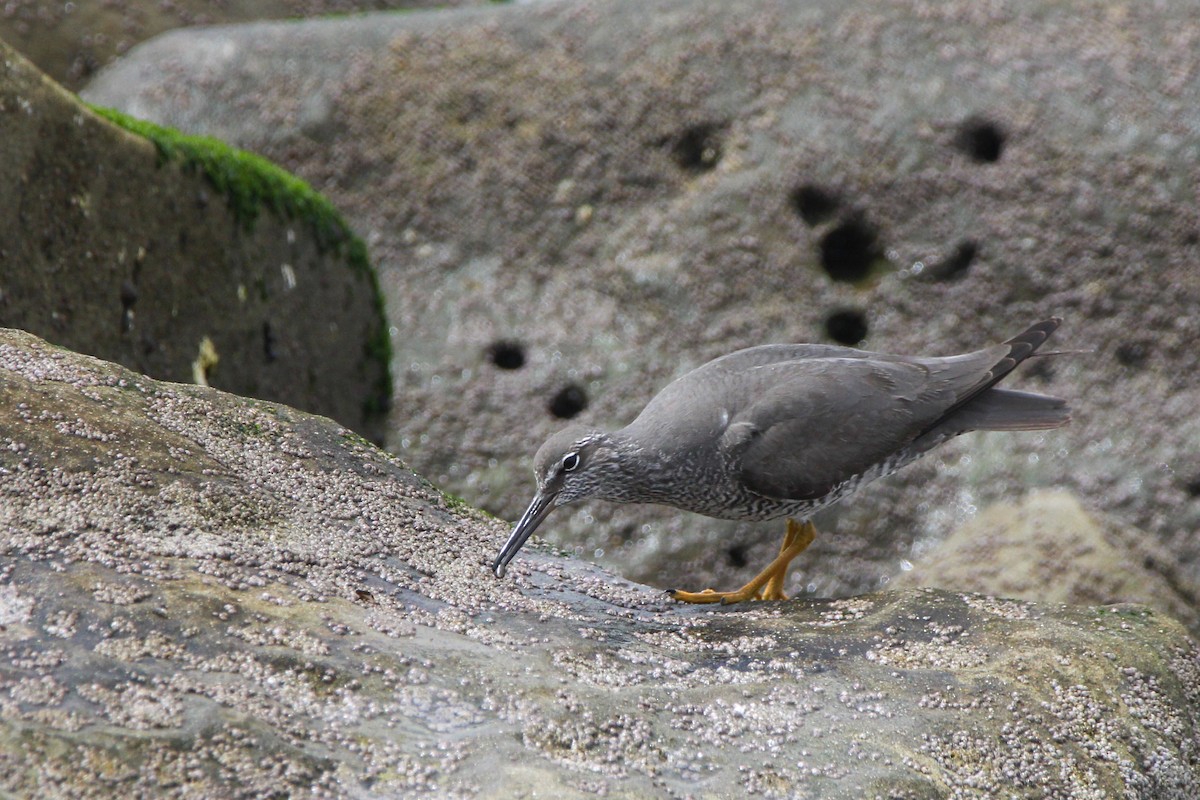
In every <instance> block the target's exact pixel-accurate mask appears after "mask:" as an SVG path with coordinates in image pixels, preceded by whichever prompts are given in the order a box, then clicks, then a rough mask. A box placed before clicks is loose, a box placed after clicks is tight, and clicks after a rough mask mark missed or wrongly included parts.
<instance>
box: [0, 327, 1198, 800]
mask: <svg viewBox="0 0 1200 800" xmlns="http://www.w3.org/2000/svg"><path fill="white" fill-rule="evenodd" d="M505 532H506V526H505V525H504V524H502V523H501V522H499V521H498V520H495V519H493V518H490V517H488V516H486V515H483V514H480V513H478V512H475V511H472V510H470V509H468V508H466V507H465V506H463V505H462V504H460V503H451V502H448V501H447V500H446V498H445V497H444V496H442V495H440V494H439V493H438V492H437V491H436V490H434V489H433V488H432V487H431V486H430V485H429V484H428V483H427V482H425V481H423V480H422V479H420V478H418V477H417V476H416V475H414V474H413V473H411V472H410V471H408V470H407V469H406V468H404V466H403V465H402V464H400V462H399V461H397V460H396V459H395V458H394V457H391V456H388V455H387V454H385V453H383V452H381V451H379V450H377V449H375V448H373V447H371V446H370V445H368V444H367V443H366V442H364V441H363V440H362V439H361V438H359V437H357V436H355V435H353V434H351V433H350V432H349V431H348V430H346V429H345V428H342V427H339V426H338V425H336V424H335V423H332V422H330V421H329V420H327V419H323V418H320V417H314V416H310V415H307V414H304V413H301V412H298V411H294V410H292V409H290V408H287V407H284V406H278V405H274V404H271V403H265V402H261V401H256V400H248V399H243V398H239V397H235V396H231V395H228V394H224V393H222V392H219V391H216V390H213V389H209V388H204V387H196V386H184V385H177V384H167V383H159V382H156V381H154V380H151V379H149V378H147V377H145V376H142V375H139V374H136V373H133V372H130V371H128V370H126V369H124V368H122V367H119V366H117V365H114V364H110V363H105V362H101V361H98V360H96V359H93V358H89V357H86V356H80V355H76V354H73V353H70V352H68V351H65V350H62V349H59V348H55V347H53V346H50V345H48V344H46V343H45V342H43V341H41V340H38V339H36V338H35V337H33V336H31V335H29V334H26V333H21V332H16V331H7V330H4V331H0V625H2V627H0V787H3V790H4V791H5V792H7V793H10V794H12V795H15V796H35V795H36V796H69V797H84V798H109V797H130V796H146V797H171V796H188V797H226V796H234V795H237V796H247V797H265V796H275V797H285V796H286V797H307V796H313V797H316V796H319V797H332V798H342V797H346V798H350V797H397V796H404V797H423V796H429V797H480V796H482V797H528V796H532V795H534V794H538V795H540V796H553V797H563V798H576V797H578V798H582V797H592V796H596V795H601V796H610V797H647V796H674V797H683V796H703V797H732V796H739V797H740V796H746V795H761V796H765V797H821V798H855V800H858V798H867V797H910V798H953V797H982V796H1000V795H1003V796H1005V797H1030V798H1034V797H1038V798H1040V797H1057V798H1090V797H1116V796H1121V797H1136V798H1147V799H1149V798H1156V799H1157V800H1164V799H1165V800H1170V799H1172V798H1180V799H1181V800H1182V799H1183V798H1188V799H1190V798H1194V797H1196V796H1197V794H1198V793H1200V748H1198V747H1197V742H1196V738H1195V731H1196V730H1197V726H1198V725H1200V648H1198V646H1197V643H1196V642H1195V641H1194V640H1192V639H1190V638H1189V636H1188V634H1187V633H1186V632H1185V631H1184V630H1183V628H1182V627H1181V626H1180V625H1179V624H1178V623H1177V622H1175V621H1174V620H1172V619H1170V618H1169V617H1167V616H1165V615H1163V614H1162V613H1160V612H1156V611H1153V610H1150V609H1147V608H1143V607H1138V606H1129V605H1124V606H1110V607H1099V608H1072V607H1065V606H1057V605H1038V604H1034V603H1029V602H1024V601H1020V600H999V599H995V598H990V597H985V596H981V595H973V594H965V593H951V592H944V591H934V590H927V589H917V590H908V591H904V592H888V593H880V594H872V595H867V596H863V597H856V598H849V599H843V600H833V601H829V600H821V601H807V600H806V601H791V602H786V603H773V604H765V603H764V604H747V605H745V606H742V607H731V608H727V609H726V608H715V609H714V608H701V607H695V606H682V605H678V604H675V603H672V602H670V601H668V600H666V599H665V598H664V596H663V595H662V594H661V593H660V592H657V591H655V590H652V589H649V588H648V587H644V586H637V585H633V584H630V583H628V582H625V581H623V580H621V579H619V578H615V577H613V576H612V575H610V574H608V573H605V572H603V571H601V570H600V569H598V568H596V567H594V566H591V565H588V564H586V563H585V562H582V561H579V560H576V559H572V558H563V557H561V556H557V555H553V554H551V553H549V552H547V551H546V550H544V549H542V548H539V547H533V548H529V549H527V550H526V551H525V553H523V554H522V556H521V557H520V558H519V559H518V560H517V561H516V562H515V563H514V565H513V569H512V571H511V573H510V575H511V576H512V577H511V579H508V580H503V581H497V580H495V579H493V578H492V577H491V576H490V575H489V574H488V573H487V563H488V561H489V559H490V557H491V555H492V553H493V550H494V548H495V546H496V545H497V544H498V543H499V542H500V540H501V539H502V537H503V536H504V534H505Z"/></svg>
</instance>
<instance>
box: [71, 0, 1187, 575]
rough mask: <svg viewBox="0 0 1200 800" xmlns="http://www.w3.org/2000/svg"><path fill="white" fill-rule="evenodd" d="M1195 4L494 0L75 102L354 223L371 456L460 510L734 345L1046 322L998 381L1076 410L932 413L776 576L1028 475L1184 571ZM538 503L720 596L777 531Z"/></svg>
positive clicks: (968, 333) (890, 535)
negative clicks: (368, 272)
mask: <svg viewBox="0 0 1200 800" xmlns="http://www.w3.org/2000/svg"><path fill="white" fill-rule="evenodd" d="M1193 17H1194V9H1193V8H1192V7H1191V6H1189V5H1188V4H1186V3H1158V4H1149V3H1140V4H1134V5H1128V4H1126V5H1121V6H1117V5H1114V4H1111V3H1108V4H1105V3H1101V4H1096V3H1089V2H1082V1H1081V0H1069V2H1044V0H1021V1H1020V2H1017V3H1005V4H1001V5H993V6H988V7H986V8H981V7H980V5H979V3H977V2H972V0H949V2H942V3H938V4H936V6H931V5H930V4H928V3H926V2H922V1H921V0H902V1H901V2H891V3H883V4H881V3H876V2H870V0H852V2H844V0H813V1H812V2H805V3H779V2H773V1H771V0H738V1H737V2H726V1H725V0H721V1H719V2H718V1H716V0H708V1H707V2H695V0H649V1H642V0H638V1H636V2H635V1H633V0H625V1H621V0H615V1H612V0H605V2H586V1H584V2H572V3H545V4H535V5H530V6H512V5H509V6H503V7H495V8H491V9H487V10H476V9H473V10H469V11H467V10H456V11H448V12H436V13H426V12H421V13H414V14H411V15H405V16H390V15H381V16H371V17H365V18H359V19H350V20H333V21H319V22H318V21H312V22H306V23H301V24H298V25H256V26H254V27H253V28H245V29H239V28H236V27H231V28H225V29H221V30H207V31H188V32H186V34H184V33H180V34H170V35H167V36H163V37H160V38H157V39H155V40H153V41H151V42H147V43H145V44H143V45H141V46H139V47H138V48H137V49H135V50H133V51H131V52H130V53H129V54H128V55H127V56H126V57H125V58H123V59H122V60H121V61H120V62H118V63H117V64H114V65H113V67H112V68H110V69H109V70H106V71H105V72H103V73H101V74H100V75H98V76H97V78H96V80H95V81H94V82H93V83H92V84H91V85H90V86H89V88H88V90H87V91H86V92H85V96H87V97H89V98H91V99H93V100H95V101H98V102H102V103H106V104H112V105H115V106H117V107H120V108H122V109H125V110H127V111H129V112H131V113H133V114H136V115H139V116H146V117H148V118H150V119H154V120H157V121H160V122H165V123H167V124H170V125H174V126H178V127H180V128H182V129H185V130H189V131H196V132H203V133H209V134H212V135H216V136H219V137H222V138H225V139H228V140H229V141H232V142H235V143H237V144H238V145H240V146H243V147H249V148H251V149H254V150H256V151H259V152H263V153H266V154H268V155H270V156H271V157H273V158H276V159H278V160H279V161H280V162H281V163H283V164H285V165H286V166H287V167H288V168H289V169H293V170H295V171H296V172H297V173H298V174H300V175H303V176H304V177H305V178H306V179H307V180H310V181H312V182H313V183H314V184H315V185H316V186H317V187H318V188H320V189H321V190H322V191H324V192H327V193H328V194H329V195H330V196H331V197H333V198H334V199H335V201H336V202H337V204H338V206H339V208H342V209H344V210H345V212H346V213H347V215H348V216H349V217H350V219H352V220H354V224H355V225H356V226H358V228H359V229H360V230H362V231H364V232H368V233H369V240H370V242H371V248H372V250H371V252H372V255H373V257H374V259H375V262H376V263H377V264H378V265H379V267H380V270H381V283H382V285H383V288H384V292H385V293H386V294H387V296H388V301H387V302H388V317H389V320H390V321H391V323H392V324H393V325H394V326H395V329H396V331H397V335H396V338H395V339H394V344H395V345H396V349H397V362H396V367H397V368H396V388H397V393H396V394H397V397H398V398H399V399H398V401H397V403H396V406H395V408H394V411H393V415H392V425H393V435H392V439H391V445H392V447H393V448H394V449H395V451H396V452H397V453H399V454H400V455H401V456H402V457H403V458H404V459H405V461H406V462H407V463H409V464H411V465H412V466H413V467H414V468H415V469H417V470H418V471H420V472H421V473H422V474H425V475H427V476H429V477H430V479H431V480H434V481H435V482H436V483H438V484H439V485H440V486H443V487H444V488H446V489H448V490H450V491H453V492H455V493H457V494H460V495H462V496H463V497H465V498H467V499H468V500H469V501H470V502H472V503H473V504H476V505H480V506H482V507H484V508H486V509H487V510H489V511H490V512H492V513H495V514H497V515H500V516H502V517H505V518H508V519H513V518H514V517H515V515H517V514H519V513H520V511H521V510H522V508H523V506H524V504H525V503H526V502H527V501H528V498H529V494H530V492H531V478H530V474H529V461H530V459H531V457H532V455H533V453H534V452H535V450H536V448H537V447H538V445H539V444H540V443H541V442H542V441H543V440H544V439H545V437H546V436H548V435H549V434H550V433H551V432H552V431H554V430H556V429H558V428H559V427H561V426H563V425H564V424H566V422H567V418H570V421H571V422H584V423H595V424H599V425H603V426H608V425H620V424H624V423H625V422H627V421H629V420H630V419H631V418H632V417H633V415H634V414H635V413H636V411H637V410H638V409H639V408H640V407H641V405H642V404H643V403H644V402H645V401H646V400H648V399H649V398H650V397H651V396H652V395H653V394H654V392H655V391H656V390H657V389H658V388H660V387H661V386H663V385H664V384H665V383H666V382H667V381H668V380H670V379H671V378H672V377H674V376H675V375H678V374H681V373H682V372H684V371H686V370H688V369H690V368H692V367H694V366H696V365H698V364H700V363H702V362H703V361H705V360H707V359H709V358H712V357H714V356H716V355H719V354H721V353H724V352H728V351H730V350H733V349H736V348H738V347H743V346H746V345H752V344H760V343H763V342H771V341H795V340H804V341H814V340H816V341H831V340H835V337H836V338H840V339H841V340H843V341H850V342H853V341H857V340H859V339H862V342H861V343H862V345H863V346H865V347H868V348H871V349H878V350H890V351H895V352H906V353H936V354H946V353H953V352H958V351H961V350H963V349H966V348H970V347H976V346H980V345H983V344H985V343H990V342H994V341H997V340H999V339H1002V338H1005V337H1008V336H1011V335H1013V334H1015V333H1016V332H1018V331H1020V330H1021V329H1022V328H1023V327H1024V326H1025V325H1026V324H1027V323H1029V322H1032V321H1033V320H1035V319H1040V318H1043V317H1045V316H1049V315H1050V314H1059V315H1062V316H1064V317H1065V318H1066V322H1065V324H1064V326H1063V328H1062V330H1061V331H1060V332H1059V333H1058V334H1056V336H1055V338H1054V340H1053V344H1052V347H1054V348H1059V349H1062V350H1068V351H1077V352H1074V353H1073V354H1072V355H1068V356H1061V357H1056V358H1048V359H1042V360H1039V361H1038V362H1036V363H1035V364H1031V365H1029V366H1028V367H1026V368H1024V369H1023V370H1022V372H1021V374H1020V375H1019V376H1018V377H1016V378H1015V379H1014V380H1013V381H1012V385H1013V386H1014V387H1025V388H1028V389H1031V390H1035V391H1044V392H1050V393H1053V394H1057V395H1061V396H1064V397H1066V398H1068V399H1069V400H1070V401H1071V403H1072V405H1073V407H1074V411H1075V422H1074V423H1073V424H1072V425H1071V426H1070V427H1069V428H1067V429H1065V430H1063V431H1058V432H1053V433H1050V434H1041V433H1031V434H998V435H982V434H973V435H970V436H967V437H964V438H962V439H960V440H958V441H957V442H955V443H953V444H951V445H948V446H947V447H945V448H943V449H941V450H940V451H939V452H938V453H937V454H935V455H933V456H931V457H929V458H927V459H926V460H924V461H922V462H919V463H918V464H914V465H913V466H911V467H908V468H907V469H906V470H904V471H903V472H901V473H900V474H898V475H897V476H895V477H894V478H893V479H890V480H889V481H888V482H885V483H881V484H878V485H876V486H873V487H871V488H870V489H868V490H866V491H865V492H863V493H860V494H859V495H857V496H856V497H854V498H853V499H852V500H851V501H849V502H847V503H843V504H842V505H841V506H840V507H838V508H835V509H833V510H831V511H829V512H828V513H827V514H825V515H823V516H822V517H821V518H820V519H818V521H817V523H818V528H819V529H820V531H821V535H820V536H819V537H818V539H817V543H816V544H815V545H814V548H813V553H812V557H811V559H807V560H806V562H804V563H802V564H801V565H800V569H798V570H796V572H795V574H794V576H793V577H794V580H793V585H792V587H791V588H792V590H793V591H801V592H805V593H809V594H816V595H824V594H846V593H859V592H863V591H866V590H868V589H871V588H877V587H879V586H880V584H881V581H883V580H886V579H887V578H889V577H891V576H894V575H896V574H897V573H898V572H899V571H900V565H901V563H902V562H903V561H905V560H912V555H913V552H914V549H921V548H924V547H927V546H928V545H930V544H931V543H933V542H936V541H938V540H941V539H943V538H944V537H945V536H946V535H947V534H948V532H949V531H951V530H953V529H954V528H955V527H956V526H957V525H958V524H959V523H960V522H962V521H965V520H966V519H967V518H968V517H969V516H970V513H971V512H970V509H972V508H978V507H982V506H985V505H988V504H990V503H992V502H996V501H1000V500H1003V499H1005V498H1006V497H1009V496H1011V495H1012V494H1014V493H1015V494H1022V493H1024V492H1026V491H1028V490H1029V489H1033V488H1038V487H1046V486H1057V487H1062V488H1064V489H1067V490H1069V491H1071V492H1073V493H1074V494H1075V495H1076V496H1078V497H1079V498H1080V499H1081V500H1082V501H1084V502H1085V503H1086V504H1087V506H1088V507H1089V508H1092V509H1095V510H1097V511H1098V512H1101V513H1104V514H1111V515H1114V516H1115V517H1116V518H1117V519H1119V520H1120V521H1121V522H1122V523H1123V524H1125V525H1133V526H1136V527H1138V528H1141V529H1142V530H1144V531H1146V533H1147V535H1148V536H1150V537H1152V538H1153V539H1154V540H1156V541H1157V542H1158V543H1159V544H1160V545H1161V546H1162V547H1163V548H1164V549H1166V550H1167V551H1168V552H1170V553H1172V555H1173V557H1174V559H1175V560H1176V561H1177V562H1178V571H1177V572H1178V574H1177V578H1178V580H1179V581H1180V582H1181V585H1183V586H1184V587H1185V588H1186V589H1187V590H1188V591H1189V592H1191V593H1193V594H1194V593H1196V592H1197V591H1198V590H1200V491H1197V490H1196V488H1195V487H1196V486H1197V485H1200V473H1198V472H1196V471H1195V469H1193V465H1191V462H1190V460H1189V459H1190V458H1191V454H1193V453H1196V452H1200V418H1198V417H1197V415H1196V413H1195V409H1196V408H1198V407H1200V349H1197V348H1196V347H1195V346H1194V338H1195V337H1194V336H1193V335H1191V333H1190V328H1189V327H1188V325H1189V324H1190V323H1189V322H1188V321H1189V320H1192V319H1193V318H1194V310H1195V309H1196V308H1197V307H1200V271H1197V270H1196V268H1195V265H1196V261H1197V256H1198V250H1197V247H1198V246H1200V244H1198V243H1200V208H1198V207H1197V205H1196V203H1195V193H1194V187H1195V186H1197V185H1200V157H1198V155H1200V121H1198V114H1200V111H1198V109H1200V62H1198V61H1197V60H1196V59H1195V58H1194V57H1193V56H1194V53H1195V50H1196V42H1195V41H1194V37H1193V35H1192V33H1191V31H1192V29H1193V26H1192V18H1193ZM247 107H253V108H254V109H255V112H256V113H255V114H247V113H246V109H247ZM1078 351H1086V352H1083V353H1080V352H1078ZM545 530H546V533H547V535H548V536H551V537H553V539H554V541H556V542H557V543H559V544H560V545H564V546H568V547H571V548H573V549H575V551H576V552H578V553H580V554H585V555H587V556H589V557H592V556H596V558H597V560H598V561H600V562H601V563H603V564H604V565H606V566H608V567H610V568H613V569H620V570H622V571H623V572H624V573H625V574H626V575H627V576H629V577H633V578H636V579H639V580H645V581H650V582H653V583H655V584H656V585H659V586H664V587H666V586H682V587H684V588H698V587H701V586H706V585H715V586H717V587H718V588H724V587H732V586H737V585H740V584H741V582H743V581H744V580H745V579H746V578H747V577H748V576H749V575H750V574H752V571H753V570H754V569H755V568H756V567H758V566H760V565H761V564H763V563H765V561H766V559H767V558H769V557H770V556H771V555H772V551H774V550H775V549H777V548H778V543H779V538H780V536H781V529H780V526H779V525H778V524H776V525H770V526H766V527H750V526H746V525H737V524H733V523H719V522H714V521H711V520H703V519H699V518H696V517H688V516H685V515H679V514H676V513H674V512H671V511H663V510H656V509H630V508H620V509H618V508H613V507H611V506H606V505H603V504H596V505H593V506H587V507H583V508H580V509H579V510H578V511H577V513H574V514H569V513H564V512H560V513H559V514H557V515H556V516H555V517H552V518H551V519H550V520H548V522H547V526H546V528H545ZM601 553H602V555H601Z"/></svg>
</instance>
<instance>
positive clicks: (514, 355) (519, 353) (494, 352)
mask: <svg viewBox="0 0 1200 800" xmlns="http://www.w3.org/2000/svg"><path fill="white" fill-rule="evenodd" d="M487 359H488V361H490V362H492V363H493V364H494V365H496V366H497V367H499V368H500V369H520V368H521V367H523V366H525V347H524V345H522V344H521V343H520V342H513V341H507V340H504V341H499V342H492V344H490V345H488V348H487Z"/></svg>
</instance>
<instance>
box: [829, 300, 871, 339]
mask: <svg viewBox="0 0 1200 800" xmlns="http://www.w3.org/2000/svg"><path fill="white" fill-rule="evenodd" d="M825 333H826V335H828V336H829V338H830V339H833V340H834V341H835V342H837V343H838V344H844V345H847V346H848V347H853V346H854V345H856V344H858V343H859V342H861V341H862V340H863V339H865V338H867V318H866V316H865V315H864V314H863V313H862V312H861V311H856V310H854V309H852V308H844V309H841V310H840V311H834V312H833V313H832V314H830V315H829V316H828V317H826V318H825Z"/></svg>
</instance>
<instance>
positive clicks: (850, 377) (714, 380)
mask: <svg viewBox="0 0 1200 800" xmlns="http://www.w3.org/2000/svg"><path fill="white" fill-rule="evenodd" d="M1059 323H1060V320H1059V319H1057V318H1054V319H1049V320H1046V321H1044V322H1040V323H1038V324H1037V325H1034V326H1032V327H1031V328H1029V329H1028V330H1026V331H1025V332H1024V333H1022V334H1020V335H1019V336H1016V337H1014V338H1012V339H1010V340H1008V341H1006V342H1004V343H1002V344H997V345H993V346H991V347H986V348H984V349H982V350H976V351H974V352H971V353H966V354H963V355H956V356H946V357H940V358H939V357H919V356H898V355H889V354H885V353H871V352H867V351H863V350H856V349H854V348H850V347H837V346H832V345H816V344H777V345H763V346H759V347H751V348H748V349H745V350H739V351H737V352H735V353H730V354H729V355H726V356H722V357H720V358H717V359H715V360H713V361H710V362H708V363H707V364H704V365H703V366H700V367H698V368H697V369H695V370H693V371H691V372H689V373H687V374H685V375H683V376H682V377H680V378H678V379H676V380H675V381H674V382H672V383H671V384H669V385H668V386H667V387H666V388H664V389H663V390H662V391H661V392H659V393H658V395H657V396H655V397H654V399H652V400H651V401H650V402H649V404H647V406H646V407H645V408H644V409H643V410H642V412H641V413H640V414H639V415H638V416H637V418H636V419H635V420H634V421H633V422H631V423H630V424H629V425H627V426H626V427H624V428H622V429H620V430H617V431H613V432H611V433H605V432H603V431H597V430H591V429H582V428H570V429H567V430H564V431H560V432H559V433H556V434H555V435H554V436H551V437H550V439H549V440H547V442H546V443H545V444H544V445H542V447H541V449H539V450H538V452H537V455H536V456H535V458H534V473H535V476H536V478H537V483H538V491H537V494H536V495H535V497H534V500H533V502H532V503H531V504H530V506H529V508H528V510H527V511H526V512H525V514H524V515H523V516H522V518H521V520H520V522H518V523H517V526H516V528H515V529H514V530H513V533H512V535H511V536H510V537H509V540H508V542H507V543H506V544H505V546H504V548H503V549H502V550H501V552H500V554H499V556H497V558H496V561H495V563H494V564H493V567H492V568H493V571H494V572H495V573H496V575H497V576H503V574H504V570H505V567H506V565H507V564H508V562H509V561H511V560H512V558H513V557H514V556H515V555H516V553H517V551H518V550H519V549H520V547H521V545H522V544H524V542H525V540H526V539H528V537H529V535H530V534H531V533H532V532H533V530H534V529H535V528H536V527H537V526H538V525H539V524H540V523H541V521H542V520H543V519H544V518H545V517H546V515H547V514H549V512H550V511H551V510H552V509H553V508H555V507H557V506H560V505H564V504H566V503H571V502H575V501H577V500H583V499H586V498H599V499H603V500H610V501H613V502H618V503H661V504H664V505H669V506H674V507H676V508H681V509H684V510H687V511H694V512H697V513H699V514H704V515H707V516H710V517H719V518H723V519H746V520H766V519H774V518H776V517H783V516H789V517H795V518H798V519H807V518H808V517H810V516H811V515H812V514H813V513H814V512H815V511H816V510H817V509H819V508H821V507H823V506H826V505H829V504H830V503H833V502H835V501H837V500H838V499H840V498H842V497H845V496H846V495H847V494H850V493H851V492H853V491H855V490H856V489H858V488H859V487H861V486H862V485H864V484H866V483H869V482H870V481H872V480H875V479H876V478H880V477H883V476H885V475H888V474H890V473H892V472H894V471H895V470H897V469H899V468H900V467H902V466H904V465H905V464H907V463H909V462H911V461H912V460H914V459H916V458H918V457H919V456H921V455H922V454H924V453H926V452H928V451H929V450H931V449H933V448H934V447H936V446H937V445H939V444H941V443H942V442H944V441H946V440H947V439H950V438H952V437H954V436H958V435H959V434H962V433H966V432H967V431H972V430H1001V431H1015V430H1038V429H1045V428H1057V427H1059V426H1061V425H1064V424H1066V423H1067V422H1068V421H1069V419H1070V413H1069V410H1068V409H1067V406H1066V403H1064V402H1063V401H1062V400H1059V399H1057V398H1053V397H1047V396H1045V395H1038V394H1031V393H1028V392H1018V391H1011V390H1007V389H999V388H996V384H997V383H998V382H999V381H1001V380H1002V379H1003V378H1004V377H1005V376H1006V375H1008V374H1009V373H1010V372H1012V370H1013V369H1014V368H1016V366H1017V365H1018V364H1020V363H1021V362H1022V361H1023V360H1024V359H1026V358H1027V357H1029V356H1030V355H1031V354H1032V353H1033V352H1034V351H1035V350H1036V349H1037V348H1038V347H1039V346H1040V345H1041V344H1042V343H1043V342H1045V340H1046V339H1047V338H1048V337H1049V336H1050V334H1051V333H1053V332H1054V330H1055V329H1056V328H1057V327H1058V325H1059Z"/></svg>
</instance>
